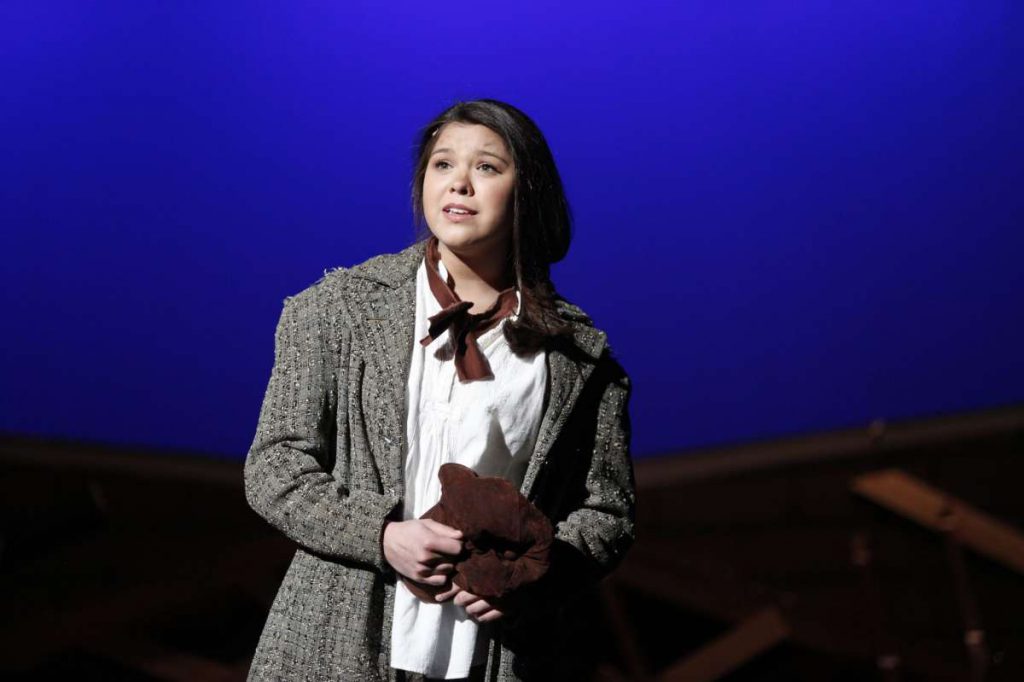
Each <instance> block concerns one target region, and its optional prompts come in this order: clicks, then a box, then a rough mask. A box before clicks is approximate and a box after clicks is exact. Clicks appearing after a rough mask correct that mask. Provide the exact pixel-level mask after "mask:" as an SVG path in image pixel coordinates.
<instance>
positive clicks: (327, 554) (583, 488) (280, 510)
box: [244, 242, 636, 682]
mask: <svg viewBox="0 0 1024 682" xmlns="http://www.w3.org/2000/svg"><path fill="white" fill-rule="evenodd" d="M424 246H425V244H424V242H417V243H416V244H413V245H412V246H410V247H408V248H406V249H404V250H403V251H401V252H399V253H396V254H382V255H379V256H376V257H374V258H371V259H369V260H367V261H365V262H363V263H360V264H359V265H356V266H353V267H351V268H339V269H336V270H333V271H331V272H329V273H328V274H326V275H325V276H324V277H323V278H322V279H321V280H320V281H318V282H317V283H315V284H314V285H312V286H310V287H309V288H307V289H305V290H304V291H302V292H300V293H299V294H297V295H295V296H292V297H290V298H287V299H285V302H284V308H283V311H282V313H281V318H280V321H279V323H278V326H277V332H276V336H275V352H274V367H273V370H272V372H271V377H270V382H269V385H268V386H267V391H266V395H265V398H264V401H263V406H262V408H261V410H260V415H259V422H258V426H257V429H256V436H255V439H254V440H253V443H252V447H251V448H250V450H249V453H248V456H247V457H246V461H245V469H244V472H245V473H244V476H245V493H246V498H247V500H248V502H249V504H250V505H251V506H252V508H253V509H254V510H255V511H256V512H257V513H259V514H260V515H261V516H262V517H263V518H264V519H266V520H267V521H268V522H269V523H271V524H272V525H273V526H274V527H276V528H277V529H279V530H280V531H281V532H283V533H284V534H285V535H287V536H288V537H289V538H291V539H292V540H293V541H295V542H296V543H297V544H298V548H297V549H296V552H295V556H294V558H293V560H292V563H291V565H290V566H289V568H288V571H287V573H286V575H285V577H284V580H283V582H282V584H281V587H280V589H279V590H278V593H277V596H276V597H275V599H274V602H273V605H272V606H271V609H270V613H269V615H268V617H267V621H266V624H265V626H264V629H263V633H262V635H261V637H260V640H259V644H258V646H257V649H256V653H255V656H254V657H253V662H252V666H251V668H250V670H249V679H250V680H389V681H391V682H394V681H395V679H396V676H395V671H394V670H393V669H392V668H391V667H390V666H389V660H390V658H389V656H390V651H389V649H390V633H391V616H392V609H393V604H394V602H393V600H394V592H395V574H394V571H393V570H392V569H391V568H390V566H389V565H388V564H387V563H386V561H385V560H384V557H383V555H382V551H381V546H380V533H381V528H382V526H383V524H384V521H385V518H387V517H388V516H389V514H392V513H394V512H396V511H398V510H400V505H401V491H403V490H404V485H403V480H402V472H403V462H402V453H403V452H404V450H405V446H406V443H405V439H406V435H405V430H406V414H405V411H406V396H405V394H406V380H407V377H408V374H409V361H410V357H411V354H412V343H413V335H414V334H413V329H412V325H413V320H414V315H415V298H414V297H415V284H416V282H415V273H416V268H417V266H418V265H419V263H420V261H421V260H422V258H423V249H424ZM558 305H559V312H560V314H561V315H562V317H563V318H564V319H565V320H566V321H568V322H569V323H571V324H572V326H573V328H574V341H575V343H574V345H572V346H564V347H552V348H549V349H548V353H547V361H548V387H547V395H546V398H545V408H544V415H543V418H542V421H541V426H540V432H539V434H538V437H537V443H536V446H535V449H534V453H533V456H532V458H531V461H530V464H529V466H528V468H527V471H526V475H525V477H524V480H523V483H522V486H521V491H522V492H523V494H524V495H526V497H527V498H529V499H530V500H531V501H533V502H534V504H536V505H537V506H538V507H539V508H540V509H541V510H542V511H544V512H545V514H547V515H548V516H549V518H550V519H551V520H552V522H553V524H554V526H555V538H556V544H559V545H561V546H562V547H563V548H564V551H563V552H562V553H561V555H560V556H562V557H564V559H563V560H558V559H557V558H554V557H553V562H559V561H560V564H561V568H562V569H563V570H562V571H561V572H559V571H556V570H554V569H555V567H556V566H555V564H554V563H553V565H552V570H551V571H550V573H551V578H550V580H548V581H547V582H546V583H545V584H544V586H543V587H544V589H543V591H541V590H540V587H541V586H538V591H537V592H536V595H535V596H534V597H533V599H535V602H534V607H532V608H530V609H524V610H523V612H522V615H520V616H517V617H516V618H511V617H506V618H504V619H501V620H499V621H496V623H495V624H494V625H496V626H497V627H495V628H494V629H493V630H492V632H493V638H492V641H491V643H490V646H489V655H488V661H487V667H486V674H485V678H486V679H487V680H516V679H549V678H555V677H557V676H559V675H561V674H564V673H561V672H557V671H559V670H561V668H560V666H561V665H562V663H563V662H564V660H563V659H564V656H563V655H564V654H567V652H566V651H565V650H562V649H559V646H560V644H559V642H561V639H560V635H561V634H564V633H565V630H564V628H566V627H568V625H567V624H566V622H565V620H564V618H565V617H569V616H571V614H570V613H569V611H571V608H569V607H568V606H566V604H568V603H569V602H568V601H567V600H568V599H569V596H568V595H569V593H571V592H574V591H575V592H579V591H581V590H585V589H587V588H588V587H592V586H593V585H594V584H596V581H597V580H598V579H599V578H600V577H601V576H603V575H604V574H606V573H607V572H608V571H610V570H611V569H612V568H614V566H615V565H617V564H618V562H619V561H620V560H621V558H622V556H623V554H624V552H625V551H626V550H627V549H628V548H629V546H630V545H631V544H632V542H633V540H634V509H635V504H636V497H635V492H634V490H635V489H634V478H633V466H632V462H631V458H630V447H629V441H630V421H629V412H628V402H629V396H630V392H631V387H630V383H629V379H628V377H627V376H626V374H625V372H624V371H623V370H622V367H621V366H620V365H619V363H618V362H617V361H616V360H615V359H614V358H613V357H612V355H611V352H610V349H609V348H608V345H607V340H606V336H605V334H604V332H602V331H600V330H598V329H596V328H595V327H594V326H593V323H592V322H591V321H590V319H589V318H588V317H587V316H586V314H585V313H583V311H581V310H580V309H579V308H578V307H576V306H574V305H572V304H570V303H568V302H567V301H565V300H564V299H559V302H558ZM544 582H545V581H542V583H544Z"/></svg>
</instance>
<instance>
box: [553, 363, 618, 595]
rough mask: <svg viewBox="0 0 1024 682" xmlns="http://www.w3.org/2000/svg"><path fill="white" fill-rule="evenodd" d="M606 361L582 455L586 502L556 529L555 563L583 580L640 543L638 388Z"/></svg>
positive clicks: (607, 568)
mask: <svg viewBox="0 0 1024 682" xmlns="http://www.w3.org/2000/svg"><path fill="white" fill-rule="evenodd" d="M604 361H605V363H606V365H605V366H604V368H599V369H597V370H595V373H599V372H600V373H602V378H601V379H599V381H600V386H601V397H600V400H599V402H598V407H597V419H596V422H592V423H591V424H592V427H593V428H594V429H595V432H594V435H593V441H592V442H593V446H592V447H588V450H589V452H580V453H579V454H578V456H579V457H581V458H583V461H585V462H586V465H585V467H586V473H585V476H584V492H583V500H582V502H581V503H580V504H579V505H578V506H577V508H575V509H573V510H572V511H570V512H569V513H568V515H567V516H566V517H565V518H564V519H563V520H562V521H560V522H559V523H558V524H557V526H556V528H555V540H556V541H557V542H556V543H555V548H554V551H555V554H556V556H555V557H553V561H552V563H553V564H554V563H556V562H559V563H562V564H563V566H564V564H569V565H570V568H571V571H572V572H573V573H575V577H577V579H586V578H587V577H588V576H589V577H591V578H595V579H600V578H602V577H604V576H605V574H607V573H608V572H609V571H611V570H612V569H613V568H614V567H615V566H616V565H617V564H618V562H620V561H621V560H622V558H623V556H624V555H625V554H626V551H627V550H628V549H629V548H630V547H631V546H632V545H633V543H634V541H635V540H636V525H635V518H636V482H635V479H634V473H633V460H632V456H631V452H630V439H631V433H632V428H631V423H630V413H629V402H630V396H631V394H632V384H631V383H630V379H629V377H628V376H627V375H626V373H625V371H623V369H622V367H621V366H620V365H618V363H617V361H615V360H614V359H611V358H610V357H606V358H604ZM582 440H583V442H585V443H587V445H588V446H589V445H590V443H591V440H590V439H589V438H583V439H582ZM572 550H574V551H575V552H572ZM572 554H579V556H572ZM569 557H571V558H569ZM582 582H585V581H582Z"/></svg>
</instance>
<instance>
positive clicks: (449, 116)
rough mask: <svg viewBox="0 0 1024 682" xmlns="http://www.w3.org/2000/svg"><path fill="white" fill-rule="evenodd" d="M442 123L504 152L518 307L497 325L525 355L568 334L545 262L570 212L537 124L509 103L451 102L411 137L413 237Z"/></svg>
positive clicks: (556, 251)
mask: <svg viewBox="0 0 1024 682" xmlns="http://www.w3.org/2000/svg"><path fill="white" fill-rule="evenodd" d="M449 123H466V124H479V125H483V126H487V127H488V128H490V129H491V130H493V131H494V132H495V133H497V134H498V135H499V136H501V138H502V139H503V140H504V141H505V146H506V147H508V150H509V153H511V154H512V160H513V162H514V164H515V169H516V184H515V189H514V191H513V200H512V201H513V210H512V251H511V253H510V254H509V261H510V264H511V266H512V267H513V269H514V273H515V280H516V286H517V287H518V288H519V293H520V296H521V297H522V306H521V308H520V314H519V316H518V319H516V320H515V321H509V322H508V323H507V324H506V325H505V338H506V339H507V340H508V343H509V347H510V348H511V349H512V351H513V352H514V353H516V354H518V355H523V354H529V353H533V352H535V351H537V350H539V349H540V348H541V347H543V346H544V345H545V344H546V343H547V342H549V341H555V340H558V339H559V338H564V337H567V336H568V335H570V334H571V332H572V328H571V327H570V326H569V325H568V324H566V323H565V321H564V320H562V318H561V317H560V316H559V315H558V312H557V309H556V307H555V299H556V293H555V288H554V285H553V283H552V282H551V264H552V263H557V262H558V261H560V260H562V259H563V258H564V257H565V255H566V253H568V251H569V243H570V241H571V240H572V215H571V212H570V210H569V202H568V200H567V199H566V197H565V190H564V189H563V187H562V179H561V177H560V176H559V174H558V168H557V167H556V166H555V159H554V157H553V156H552V154H551V149H550V148H549V147H548V143H547V141H546V140H545V139H544V135H543V134H542V133H541V131H540V128H538V127H537V124H536V123H534V122H533V121H532V120H531V119H530V117H529V116H527V115H526V114H524V113H523V112H522V111H520V110H519V109H517V108H515V107H514V106H512V105H511V104H507V103H505V102H500V101H498V100H494V99H477V100H471V101H467V102H456V103H455V104H453V105H452V106H450V107H448V108H447V109H445V110H444V111H442V112H441V113H440V114H438V115H437V116H436V117H435V118H434V120H432V121H431V122H430V123H428V124H427V125H426V127H424V128H423V130H422V131H421V132H420V134H419V138H418V140H417V144H416V151H415V159H414V160H415V164H416V166H415V172H414V173H413V179H412V211H413V216H414V218H415V219H416V224H417V226H418V228H419V232H418V233H417V241H420V240H423V239H428V238H429V237H430V229H429V227H428V226H427V223H426V218H425V217H424V215H423V178H424V176H425V175H426V172H427V163H428V162H429V160H430V154H431V153H432V152H433V150H434V143H435V142H436V141H437V138H438V136H439V135H440V131H441V129H442V128H443V127H444V126H446V125H448V124H449Z"/></svg>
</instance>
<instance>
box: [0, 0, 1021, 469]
mask: <svg viewBox="0 0 1024 682" xmlns="http://www.w3.org/2000/svg"><path fill="white" fill-rule="evenodd" d="M1022 8H1024V4H1022V3H1020V2H1014V1H1007V2H984V1H974V2H969V1H966V0H965V1H964V2H940V1H935V0H929V1H918V2H910V1H901V2H860V3H833V2H802V3H801V2H761V3H732V2H711V1H709V2H694V3H686V2H683V3H679V2H664V3H652V2H630V3H626V6H625V7H624V6H623V4H622V3H607V5H604V4H603V3H594V2H590V3H581V4H579V5H578V6H575V7H574V6H572V4H570V5H565V6H559V5H557V4H554V5H553V4H550V3H543V4H542V3H534V4H530V3H526V4H523V3H511V4H510V3H504V4H493V5H487V4H483V5H480V4H477V5H475V6H474V5H465V4H463V5H460V4H446V5H436V4H431V3H422V2H411V1H409V2H391V3H369V2H366V3H358V2H344V3H316V4H302V3H266V4H258V3H253V2H244V3H232V4H229V3H224V2H220V3H157V2H138V1H134V0H133V1H131V2H128V1H124V2H106V3H84V2H45V1H40V0H32V1H30V2H10V1H9V2H5V3H4V4H3V5H2V6H0V253H2V259H0V260H2V274H0V303H2V305H3V315H2V319H3V353H2V358H0V377H2V378H0V382H2V385H3V388H2V391H0V430H2V431H7V432H15V433H25V434H38V435H49V436H58V437H71V438H82V439H88V440H95V441H101V442H109V443H119V444H137V445H144V446H157V447H166V448H170V449H187V450H196V451H201V452H206V453H211V454H220V455H224V456H229V457H238V458H241V457H243V456H244V454H245V451H246V449H247V448H248V445H249V443H250V441H251V438H252V436H253V432H254V427H255V423H256V417H257V414H258V410H259V405H260V400H261V398H262V393H263V390H264V388H265V385H266V381H267V378H268V376H269V371H270V366H271V362H272V350H273V332H274V324H275V322H276V319H277V316H278V314H279V312H280V308H281V302H282V300H283V298H284V297H285V296H287V295H291V294H294V293H296V292H298V291H299V290H301V289H303V288H304V287H306V286H307V285H309V284H311V283H312V282H313V281H315V280H316V279H317V278H318V277H319V276H320V275H321V274H322V272H323V270H324V269H325V268H328V267H334V266H338V265H343V266H347V265H353V264H355V263H357V262H359V261H362V260H364V259H365V258H368V257H370V256H372V255H374V254H376V253H380V252H383V251H397V250H399V249H401V248H403V247H404V246H406V245H407V244H408V243H409V242H410V240H411V238H412V234H413V232H412V226H411V217H410V211H409V206H408V190H409V175H410V171H411V152H412V147H413V138H414V135H415V133H416V130H417V128H418V127H419V126H421V125H422V124H424V123H425V122H426V121H427V120H428V119H429V118H430V117H432V116H433V115H434V114H435V113H437V112H438V111H439V110H441V109H442V108H444V107H445V106H446V105H448V104H449V103H451V102H452V101H454V100H455V99H458V98H472V97H481V96H482V97H497V98H499V99H505V100H507V101H510V102H512V103H513V104H516V105H517V106H519V107H521V108H522V109H524V110H525V111H526V112H527V113H529V114H530V115H531V116H532V117H533V118H534V119H535V120H536V121H537V122H538V124H539V125H540V126H541V128H542V129H543V130H544V131H545V133H546V135H547V137H548V140H549V142H550V143H551V146H552V148H553V150H554V153H555V156H556V159H557V160H558V163H559V166H560V168H561V171H562V174H563V177H564V180H565V183H566V186H567V189H568V192H569V196H570V200H571V202H572V205H573V208H574V213H575V218H576V238H575V241H574V243H573V247H572V249H571V252H570V255H569V257H568V259H567V260H566V261H565V262H564V263H562V264H559V265H558V266H556V268H555V272H554V274H555V281H556V285H557V286H558V287H559V289H560V290H561V291H562V292H563V294H565V295H566V296H567V297H568V298H570V299H571V300H574V301H575V302H577V303H579V304H580V305H581V306H582V307H583V308H584V309H585V310H587V311H588V312H589V313H591V315H592V316H593V317H594V319H595V320H596V322H597V324H598V325H599V326H601V327H602V328H604V329H606V330H607V331H608V333H609V335H610V340H611V344H612V347H613V348H614V350H615V351H616V353H617V355H618V356H619V358H620V359H621V361H622V363H623V364H624V365H625V367H626V369H627V370H628V371H629V372H630V374H631V375H632V377H633V380H634V384H635V390H634V398H633V402H632V410H631V412H632V415H633V426H634V441H633V442H634V448H635V452H636V454H637V455H640V456H642V455H644V454H652V453H658V452H666V451H672V450H676V449H685V448H693V447H698V446H705V445H710V444H720V443H726V442H735V441H746V440H751V439H759V438H767V437H773V436H778V435H783V434H794V433H799V432H804V431H808V430H821V429H832V428H838V427H845V426H850V425H856V424H862V423H864V422H866V421H868V420H870V419H873V418H877V417H884V418H889V419H899V418H907V417H915V416H925V415H934V414H942V413H948V412H956V411H961V410H973V409H982V408H986V407H990V406H996V405H1004V404H1008V403H1015V402H1020V401H1022V400H1024V361H1022V354H1021V349H1022V348H1024V316H1022V311H1024V305H1022V302H1024V276H1022V267H1021V257H1022V251H1024V236H1022V228H1024V220H1022V219H1024V192H1022V191H1021V187H1022V180H1024V131H1022V126H1021V122H1022V120H1024V75H1022V74H1024V49H1022V46H1024V10H1022Z"/></svg>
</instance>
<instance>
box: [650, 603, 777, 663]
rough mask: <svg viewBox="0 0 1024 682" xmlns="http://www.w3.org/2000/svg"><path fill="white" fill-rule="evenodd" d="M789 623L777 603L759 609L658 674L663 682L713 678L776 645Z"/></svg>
mask: <svg viewBox="0 0 1024 682" xmlns="http://www.w3.org/2000/svg"><path fill="white" fill-rule="evenodd" d="M788 636H789V626H788V625H787V624H786V621H785V620H783V618H782V614H781V613H779V610H778V609H777V608H775V607H774V606H770V607H768V608H766V609H763V610H761V611H758V612H757V613H755V614H754V615H752V616H750V617H749V618H746V619H745V620H743V621H742V622H740V623H739V624H738V625H737V626H736V627H735V628H733V629H732V630H731V631H730V632H728V633H726V634H725V635H722V636H721V637H719V638H718V639H716V640H715V641H713V642H711V643H710V644H708V645H706V646H704V647H703V648H702V649H700V650H699V651H698V652H697V653H695V654H692V655H691V656H689V657H688V658H686V659H685V660H683V661H682V662H680V663H676V664H675V665H673V666H672V667H670V668H669V669H668V670H666V671H665V672H663V673H662V674H661V675H660V677H659V678H658V679H659V680H661V682H711V680H717V679H718V678H720V677H722V676H723V675H726V674H728V673H730V672H732V671H733V670H735V669H736V668H738V667H740V666H741V665H743V664H744V663H746V662H747V661H749V660H750V659H751V658H754V657H755V656H758V655H760V654H761V653H763V652H765V651H767V650H769V649H771V648H772V647H774V646H776V645H777V644H778V643H779V642H781V641H783V640H785V639H786V638H787V637H788Z"/></svg>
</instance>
